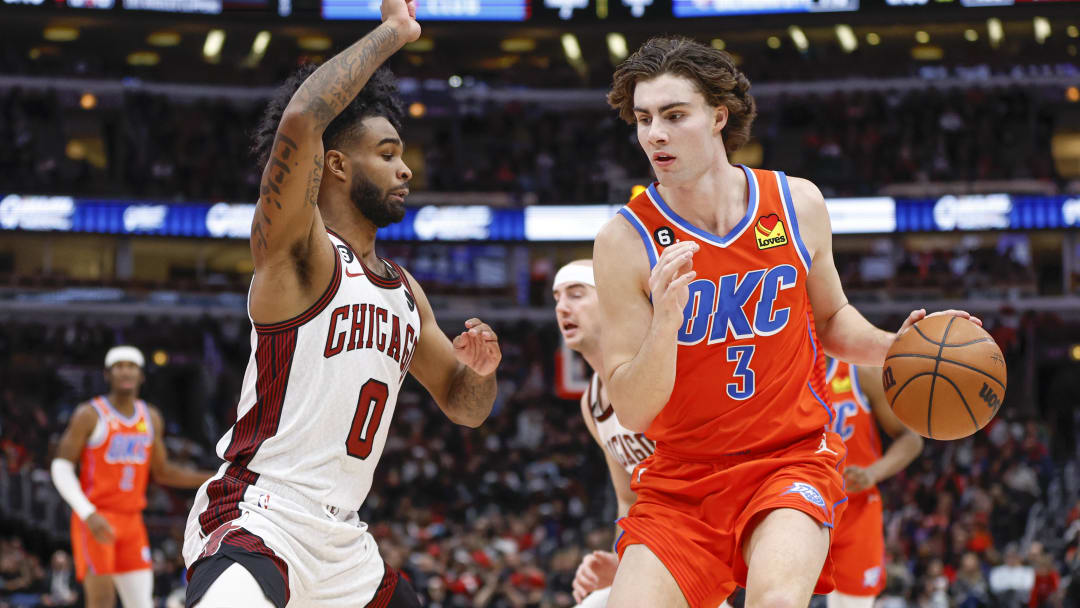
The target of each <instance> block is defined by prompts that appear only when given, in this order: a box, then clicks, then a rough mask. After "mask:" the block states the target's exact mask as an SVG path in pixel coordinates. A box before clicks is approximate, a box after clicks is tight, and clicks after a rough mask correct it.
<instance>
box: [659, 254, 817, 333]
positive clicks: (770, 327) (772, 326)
mask: <svg viewBox="0 0 1080 608" xmlns="http://www.w3.org/2000/svg"><path fill="white" fill-rule="evenodd" d="M798 278H799V273H798V271H797V270H795V267H794V266H792V265H791V264H781V265H779V266H774V267H772V268H761V269H758V270H751V271H750V272H747V273H745V274H742V275H739V274H726V275H724V276H722V277H720V278H719V279H718V280H715V281H714V280H712V279H697V280H695V281H693V282H692V283H690V298H689V299H688V300H687V301H686V308H684V309H683V326H682V329H680V330H679V344H682V345H684V346H689V345H693V344H697V343H699V342H701V341H702V340H704V339H705V338H706V336H707V337H708V339H709V341H708V344H717V343H720V342H724V341H726V340H727V339H728V335H729V334H730V335H732V336H733V337H734V339H736V340H739V339H744V338H752V337H754V336H755V335H757V336H771V335H774V334H777V333H779V332H780V330H782V329H784V327H785V326H787V324H788V320H789V318H790V316H791V314H790V313H791V310H790V309H789V308H781V309H779V310H773V303H774V302H776V298H777V296H778V295H779V294H780V290H782V289H790V288H792V287H795V285H796V283H797V282H798ZM758 287H760V288H761V289H760V290H759V289H758ZM755 293H757V294H759V295H758V298H757V303H756V304H755V305H754V308H753V311H754V312H753V321H752V322H751V319H750V317H748V316H747V314H746V310H745V307H746V304H747V303H748V302H750V299H751V298H752V297H753V295H754V294H755Z"/></svg>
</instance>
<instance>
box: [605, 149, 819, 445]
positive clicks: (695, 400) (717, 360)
mask: <svg viewBox="0 0 1080 608" xmlns="http://www.w3.org/2000/svg"><path fill="white" fill-rule="evenodd" d="M742 169H743V172H744V173H745V175H746V180H747V195H748V202H747V209H746V215H745V216H744V217H743V219H742V220H740V221H739V223H738V224H736V225H735V227H734V228H732V229H731V231H730V232H729V233H728V234H726V235H724V236H718V235H715V234H710V233H709V232H707V231H705V230H703V229H701V228H698V227H696V226H693V225H691V224H690V222H688V221H686V220H684V219H683V218H681V217H679V215H678V214H676V213H675V211H674V210H672V209H671V207H670V206H669V205H668V204H667V203H665V202H664V200H663V198H662V197H661V196H660V193H659V192H658V191H657V188H656V184H655V183H654V184H653V185H651V186H650V187H649V188H648V189H647V190H646V191H645V192H642V193H641V194H639V195H638V196H636V197H634V199H633V200H631V201H630V203H629V204H628V205H627V206H625V207H623V208H622V209H620V210H619V213H620V214H621V215H622V216H623V217H624V218H625V219H626V220H627V221H629V222H630V224H631V225H632V226H633V227H634V228H635V229H636V230H637V232H638V234H639V235H640V236H641V239H642V241H643V242H644V245H645V252H646V254H647V255H648V258H649V264H650V266H655V265H656V262H657V260H658V259H659V257H660V254H661V253H662V252H663V250H664V248H665V247H667V246H669V245H673V244H675V243H676V242H679V241H687V240H692V241H696V242H697V243H698V245H699V246H700V248H699V250H698V252H697V253H696V254H694V270H696V271H697V278H695V279H694V281H693V282H691V283H690V299H689V300H688V301H687V304H686V308H685V310H684V311H683V315H684V321H683V325H682V328H681V329H680V330H679V336H678V341H679V346H678V362H677V365H676V372H675V387H674V389H673V390H672V393H671V398H670V400H669V401H668V403H667V404H666V405H665V406H664V409H663V410H662V411H661V412H660V414H659V415H657V417H656V418H655V419H654V420H653V422H652V424H651V425H650V426H649V429H648V430H647V431H646V435H648V437H649V438H650V439H652V440H653V441H655V442H656V444H657V453H658V454H667V455H670V456H673V457H676V458H682V459H686V460H698V461H700V460H711V459H714V458H717V457H722V456H728V455H733V454H748V453H749V454H752V453H758V452H767V451H770V450H773V449H776V448H779V447H782V446H786V445H789V444H791V443H793V442H795V441H798V440H800V439H803V438H806V437H807V436H809V435H812V434H815V433H817V434H820V433H821V432H822V431H824V430H825V429H826V428H828V426H829V425H830V424H831V423H832V421H833V418H834V415H833V412H832V409H831V407H830V405H829V404H828V402H827V401H826V399H827V397H825V393H824V387H825V355H824V352H823V350H822V348H821V345H820V344H818V340H817V335H816V332H815V329H814V317H813V313H812V311H811V309H810V301H809V297H808V295H807V292H806V276H807V273H808V272H809V270H810V255H809V253H808V251H807V249H806V247H805V246H804V245H803V241H802V238H801V237H800V236H799V222H798V218H796V217H795V209H794V206H793V204H792V201H791V191H790V188H789V187H788V182H787V177H786V176H785V175H784V174H783V173H780V172H776V171H764V170H755V169H749V168H747V167H742Z"/></svg>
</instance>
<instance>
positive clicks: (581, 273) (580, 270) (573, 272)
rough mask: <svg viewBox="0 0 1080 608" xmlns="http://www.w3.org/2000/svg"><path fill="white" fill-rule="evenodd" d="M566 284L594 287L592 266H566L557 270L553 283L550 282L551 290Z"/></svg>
mask: <svg viewBox="0 0 1080 608" xmlns="http://www.w3.org/2000/svg"><path fill="white" fill-rule="evenodd" d="M566 283H584V284H585V285H592V286H593V287H596V280H595V279H593V271H592V266H590V265H587V264H567V265H566V266H563V267H562V268H560V269H559V272H556V273H555V281H554V282H552V284H551V288H552V289H555V288H556V287H558V286H559V285H564V284H566Z"/></svg>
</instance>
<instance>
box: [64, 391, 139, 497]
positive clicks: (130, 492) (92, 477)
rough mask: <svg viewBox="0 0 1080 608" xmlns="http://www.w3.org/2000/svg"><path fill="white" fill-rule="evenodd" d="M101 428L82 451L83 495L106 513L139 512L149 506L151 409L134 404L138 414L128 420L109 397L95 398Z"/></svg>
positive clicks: (80, 472) (93, 404)
mask: <svg viewBox="0 0 1080 608" xmlns="http://www.w3.org/2000/svg"><path fill="white" fill-rule="evenodd" d="M90 405H92V406H94V409H95V410H97V414H98V419H99V422H98V424H99V425H102V426H104V429H105V432H104V433H103V434H101V436H100V437H99V436H98V435H99V432H98V431H99V429H97V428H95V431H94V433H93V434H92V435H91V437H90V439H91V440H90V441H89V442H87V444H86V448H85V449H83V454H82V464H81V466H80V471H79V478H80V481H81V482H82V489H83V492H84V493H85V494H86V497H87V498H88V499H90V502H92V503H94V506H95V507H97V508H98V509H101V510H103V511H117V512H139V511H142V510H143V509H144V508H145V507H146V484H147V482H148V481H149V479H150V451H151V449H152V448H153V443H154V427H153V422H152V421H151V420H150V410H149V409H148V408H147V407H146V403H145V402H143V401H142V400H136V401H135V413H134V414H133V415H132V416H131V417H130V418H126V417H124V416H123V415H121V414H120V413H119V412H117V411H116V409H115V408H113V406H112V404H110V403H109V400H108V398H107V397H104V396H101V397H94V398H93V399H91V400H90Z"/></svg>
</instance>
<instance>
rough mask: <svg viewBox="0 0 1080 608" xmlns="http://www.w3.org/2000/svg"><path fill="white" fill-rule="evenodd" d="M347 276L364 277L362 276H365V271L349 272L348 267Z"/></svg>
mask: <svg viewBox="0 0 1080 608" xmlns="http://www.w3.org/2000/svg"><path fill="white" fill-rule="evenodd" d="M345 276H347V277H362V276H365V274H364V273H363V272H357V273H352V272H349V269H348V268H346V269H345Z"/></svg>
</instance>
